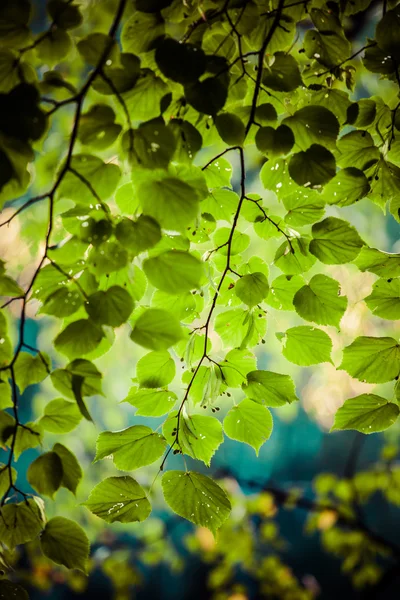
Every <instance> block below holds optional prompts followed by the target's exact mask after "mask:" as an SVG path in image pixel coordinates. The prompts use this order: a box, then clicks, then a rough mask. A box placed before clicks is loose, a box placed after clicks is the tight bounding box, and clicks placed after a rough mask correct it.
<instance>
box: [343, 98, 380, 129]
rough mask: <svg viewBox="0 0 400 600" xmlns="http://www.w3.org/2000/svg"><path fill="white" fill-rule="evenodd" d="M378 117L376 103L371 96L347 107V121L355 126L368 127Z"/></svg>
mask: <svg viewBox="0 0 400 600" xmlns="http://www.w3.org/2000/svg"><path fill="white" fill-rule="evenodd" d="M375 118H376V103H375V102H374V101H373V100H370V99H369V98H362V99H361V100H359V101H358V102H354V103H353V104H351V105H350V106H349V107H348V109H347V122H348V123H349V124H350V125H354V127H359V128H363V127H368V125H371V124H372V123H373V122H374V121H375Z"/></svg>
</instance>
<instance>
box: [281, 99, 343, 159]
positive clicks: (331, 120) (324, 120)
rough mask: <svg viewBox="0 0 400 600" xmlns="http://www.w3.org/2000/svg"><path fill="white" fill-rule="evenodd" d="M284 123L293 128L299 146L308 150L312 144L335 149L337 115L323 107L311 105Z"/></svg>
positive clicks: (337, 124) (337, 130)
mask: <svg viewBox="0 0 400 600" xmlns="http://www.w3.org/2000/svg"><path fill="white" fill-rule="evenodd" d="M283 123H284V124H285V125H287V126H289V127H290V128H291V130H292V131H293V133H294V137H295V140H296V144H297V146H298V147H299V148H300V149H301V150H307V148H309V147H310V146H312V144H320V145H321V146H323V147H324V148H335V144H336V138H337V136H338V133H339V122H338V120H337V118H336V117H335V115H334V114H333V113H332V112H331V111H330V110H328V109H327V108H325V107H323V106H318V105H309V106H304V108H300V110H297V111H296V112H295V113H294V115H293V116H292V117H287V118H286V119H284V121H283Z"/></svg>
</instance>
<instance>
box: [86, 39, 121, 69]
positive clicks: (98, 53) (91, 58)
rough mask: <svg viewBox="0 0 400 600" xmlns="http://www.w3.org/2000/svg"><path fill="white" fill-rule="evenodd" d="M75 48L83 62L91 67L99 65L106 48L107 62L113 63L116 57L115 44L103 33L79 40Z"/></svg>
mask: <svg viewBox="0 0 400 600" xmlns="http://www.w3.org/2000/svg"><path fill="white" fill-rule="evenodd" d="M76 46H77V50H78V52H79V54H80V55H81V57H82V58H83V60H84V61H86V62H87V63H88V64H89V65H92V66H93V67H94V66H96V65H97V64H98V63H99V61H100V59H101V58H102V56H103V54H104V52H105V51H106V50H107V48H109V51H108V52H109V54H108V56H107V58H108V59H109V60H111V61H115V59H116V58H117V56H118V46H117V44H116V42H115V41H114V40H113V39H112V38H111V37H110V36H108V35H106V34H105V33H99V32H96V33H89V35H87V36H86V37H84V38H82V39H81V40H79V42H78V43H77V45H76Z"/></svg>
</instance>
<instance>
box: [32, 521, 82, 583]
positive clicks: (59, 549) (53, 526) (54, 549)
mask: <svg viewBox="0 0 400 600" xmlns="http://www.w3.org/2000/svg"><path fill="white" fill-rule="evenodd" d="M40 547H41V549H42V552H43V554H44V555H45V556H47V558H50V559H51V560H52V561H54V562H55V563H57V564H58V565H64V567H67V569H79V570H80V571H82V572H83V573H86V572H87V562H88V559H89V550H90V545H89V540H88V537H87V535H86V533H85V532H84V530H83V529H82V527H80V526H79V525H78V524H77V523H75V521H71V520H70V519H66V518H64V517H53V518H52V519H50V521H48V522H47V523H46V527H45V528H44V530H43V532H42V534H41V536H40Z"/></svg>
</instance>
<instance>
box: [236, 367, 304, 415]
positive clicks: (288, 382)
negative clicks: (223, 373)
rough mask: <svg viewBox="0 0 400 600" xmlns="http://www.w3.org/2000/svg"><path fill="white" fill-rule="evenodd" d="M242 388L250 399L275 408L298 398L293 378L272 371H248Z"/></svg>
mask: <svg viewBox="0 0 400 600" xmlns="http://www.w3.org/2000/svg"><path fill="white" fill-rule="evenodd" d="M242 388H243V391H244V392H245V394H246V395H247V396H248V397H249V398H250V400H254V401H256V402H259V403H260V404H264V405H265V406H272V407H273V408H275V407H277V406H283V405H284V404H288V403H289V404H290V403H292V402H296V401H297V400H298V398H297V396H296V392H295V387H294V383H293V380H292V379H291V378H290V377H289V375H281V374H280V373H273V372H272V371H251V372H250V373H247V381H246V383H244V384H243V385H242Z"/></svg>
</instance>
